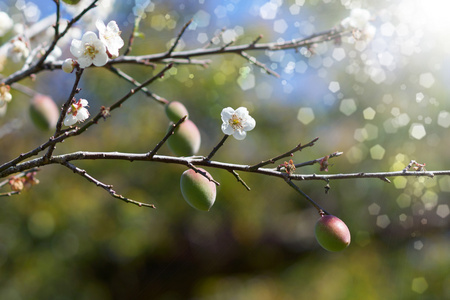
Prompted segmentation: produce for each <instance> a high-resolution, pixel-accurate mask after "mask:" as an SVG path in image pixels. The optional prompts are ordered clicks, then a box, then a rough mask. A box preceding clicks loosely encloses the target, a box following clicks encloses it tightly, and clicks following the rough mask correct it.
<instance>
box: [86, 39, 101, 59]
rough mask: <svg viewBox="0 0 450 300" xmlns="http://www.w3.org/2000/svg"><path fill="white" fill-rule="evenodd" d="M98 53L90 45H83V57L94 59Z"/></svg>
mask: <svg viewBox="0 0 450 300" xmlns="http://www.w3.org/2000/svg"><path fill="white" fill-rule="evenodd" d="M97 53H98V50H97V49H95V47H94V46H93V45H92V44H89V43H86V44H85V45H84V55H88V56H89V57H90V58H92V59H93V58H94V57H95V55H96V54H97Z"/></svg>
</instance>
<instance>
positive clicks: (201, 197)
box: [180, 168, 216, 211]
mask: <svg viewBox="0 0 450 300" xmlns="http://www.w3.org/2000/svg"><path fill="white" fill-rule="evenodd" d="M198 170H200V171H201V172H204V174H206V175H207V176H208V177H209V178H212V177H211V175H210V174H209V173H208V172H206V171H205V170H203V169H201V168H198ZM180 187H181V193H182V194H183V198H184V200H186V202H187V203H188V204H189V205H190V206H192V207H193V208H195V209H198V210H203V211H208V210H209V209H210V208H211V206H213V204H214V201H215V200H216V185H215V184H214V182H212V181H209V180H208V179H207V178H206V177H205V176H203V175H202V174H200V173H196V172H195V171H194V170H192V169H189V170H186V171H184V173H183V174H182V175H181V179H180Z"/></svg>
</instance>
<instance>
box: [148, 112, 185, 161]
mask: <svg viewBox="0 0 450 300" xmlns="http://www.w3.org/2000/svg"><path fill="white" fill-rule="evenodd" d="M186 118H187V116H184V117H182V118H181V119H180V120H179V121H178V122H177V123H175V124H172V126H171V128H170V130H169V132H167V134H166V135H165V136H164V138H163V139H162V140H161V141H160V142H159V143H158V144H157V145H156V147H155V148H153V150H152V151H150V152H149V153H148V154H147V155H148V157H149V158H150V159H152V158H153V156H155V154H156V152H158V150H159V149H161V147H162V145H164V143H165V142H166V141H167V140H168V139H169V138H170V137H171V136H172V134H173V133H174V132H175V130H176V129H177V128H178V127H179V126H180V125H181V123H183V122H184V121H185V120H186Z"/></svg>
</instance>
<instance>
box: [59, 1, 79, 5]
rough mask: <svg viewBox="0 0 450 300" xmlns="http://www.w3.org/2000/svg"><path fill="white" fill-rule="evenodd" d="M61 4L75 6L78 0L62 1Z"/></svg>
mask: <svg viewBox="0 0 450 300" xmlns="http://www.w3.org/2000/svg"><path fill="white" fill-rule="evenodd" d="M62 1H63V2H65V3H67V4H70V5H76V4H78V2H80V0H62Z"/></svg>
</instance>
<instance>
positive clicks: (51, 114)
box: [30, 94, 59, 131]
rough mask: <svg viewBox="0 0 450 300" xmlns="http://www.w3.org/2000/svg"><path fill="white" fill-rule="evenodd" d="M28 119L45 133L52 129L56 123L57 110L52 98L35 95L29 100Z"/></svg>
mask: <svg viewBox="0 0 450 300" xmlns="http://www.w3.org/2000/svg"><path fill="white" fill-rule="evenodd" d="M30 117H31V120H32V121H33V123H34V125H36V127H38V128H39V129H41V130H45V131H46V130H50V129H54V128H55V127H56V123H57V122H58V118H59V109H58V107H57V106H56V104H55V102H53V100H52V98H50V97H48V96H46V95H41V94H37V95H36V96H34V97H33V99H31V103H30Z"/></svg>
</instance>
